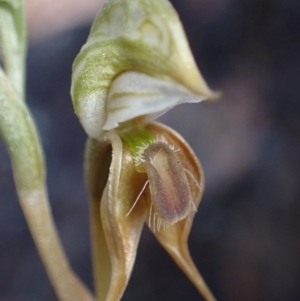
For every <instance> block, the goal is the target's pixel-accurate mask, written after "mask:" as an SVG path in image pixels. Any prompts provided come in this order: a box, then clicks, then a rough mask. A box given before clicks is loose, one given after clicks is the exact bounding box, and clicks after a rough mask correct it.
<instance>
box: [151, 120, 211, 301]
mask: <svg viewBox="0 0 300 301" xmlns="http://www.w3.org/2000/svg"><path fill="white" fill-rule="evenodd" d="M147 129H148V130H149V131H151V132H155V133H156V134H157V135H162V136H163V137H164V139H165V140H166V141H167V143H168V144H170V145H172V146H173V147H174V149H176V150H178V151H177V152H176V155H177V157H178V160H180V162H181V164H182V165H183V168H184V169H185V170H186V173H187V175H186V176H187V180H188V182H189V185H190V190H191V193H192V197H193V200H194V206H195V208H196V207H198V205H199V203H200V200H201V197H202V194H203V189H204V175H203V171H202V167H201V165H200V163H199V162H198V160H197V158H196V156H195V154H194V152H193V151H192V149H191V148H190V147H189V145H188V144H187V142H186V141H185V140H184V139H183V138H182V137H181V136H180V135H179V134H178V133H176V132H175V131H173V130H171V129H170V128H168V127H166V126H163V125H161V124H158V123H152V124H150V125H148V126H147ZM147 195H148V202H149V203H150V202H152V200H151V198H152V197H153V196H152V195H150V193H149V192H147ZM187 197H188V196H187ZM149 214H150V213H149ZM194 215H195V210H191V211H190V213H189V215H188V216H187V217H186V218H185V219H183V220H180V221H178V222H177V223H175V224H172V225H170V224H165V225H160V226H159V227H158V226H157V224H156V222H153V218H151V217H150V216H149V218H148V226H149V228H150V229H151V231H152V232H153V233H154V235H155V236H156V238H157V239H158V241H159V242H160V244H161V245H162V246H163V247H164V248H165V250H166V251H167V252H168V253H169V254H170V255H171V256H172V258H173V259H174V261H175V262H176V263H177V265H178V266H179V267H180V268H181V269H182V271H183V272H184V273H185V274H186V275H187V277H188V278H189V279H190V280H191V282H192V283H194V285H195V286H196V287H197V289H198V290H199V292H200V293H201V294H202V295H203V297H204V298H205V299H206V300H207V301H215V300H216V299H215V298H214V296H213V295H212V293H211V292H210V290H209V288H208V287H207V285H206V284H205V282H204V280H203V278H202V277H201V275H200V273H199V272H198V270H197V268H196V267H195V264H194V262H193V261H192V259H191V257H190V254H189V251H188V245H187V240H188V236H189V233H190V229H191V225H192V222H193V218H194Z"/></svg>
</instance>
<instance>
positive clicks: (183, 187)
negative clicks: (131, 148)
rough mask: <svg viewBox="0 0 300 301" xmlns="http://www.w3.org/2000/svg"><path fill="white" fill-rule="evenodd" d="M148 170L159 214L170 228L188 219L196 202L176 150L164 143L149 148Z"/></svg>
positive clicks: (146, 151)
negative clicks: (170, 225)
mask: <svg viewBox="0 0 300 301" xmlns="http://www.w3.org/2000/svg"><path fill="white" fill-rule="evenodd" d="M144 167H145V170H146V172H147V175H148V180H149V186H150V191H151V199H152V204H153V206H154V209H155V213H156V214H158V215H159V216H160V217H161V218H162V219H163V220H164V221H165V222H167V223H169V224H174V223H176V222H178V221H179V220H181V219H184V218H185V217H186V216H187V215H188V214H189V212H190V211H191V209H192V202H193V199H192V194H191V190H190V186H189V183H188V181H187V178H186V175H185V170H184V168H183V167H182V164H181V162H180V160H179V159H178V158H177V156H176V153H175V151H174V150H173V149H172V147H170V146H169V145H167V144H166V143H164V142H156V143H153V144H151V145H149V146H148V147H147V148H146V149H145V151H144Z"/></svg>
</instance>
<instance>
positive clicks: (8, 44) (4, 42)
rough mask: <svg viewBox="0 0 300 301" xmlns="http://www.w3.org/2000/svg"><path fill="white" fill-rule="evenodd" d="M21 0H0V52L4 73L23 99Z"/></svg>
mask: <svg viewBox="0 0 300 301" xmlns="http://www.w3.org/2000/svg"><path fill="white" fill-rule="evenodd" d="M23 6H24V3H23V1H22V0H0V52H1V54H2V58H3V65H4V69H5V73H6V75H7V77H8V78H9V80H10V82H11V83H12V85H13V86H14V88H15V89H16V91H17V92H18V93H19V95H20V96H21V97H20V98H19V100H21V101H22V100H24V90H25V89H24V82H25V80H24V75H25V69H24V66H25V63H24V62H25V56H26V46H27V45H26V44H27V43H26V26H25V17H24V7H23Z"/></svg>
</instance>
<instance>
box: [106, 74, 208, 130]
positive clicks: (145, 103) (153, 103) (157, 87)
mask: <svg viewBox="0 0 300 301" xmlns="http://www.w3.org/2000/svg"><path fill="white" fill-rule="evenodd" d="M204 99H205V97H203V96H196V95H195V94H193V93H192V92H191V91H189V90H187V89H186V88H184V87H183V86H181V85H179V84H178V83H176V82H174V81H170V80H167V79H162V78H158V77H153V76H149V75H146V74H143V73H141V72H133V71H128V72H124V73H122V74H121V75H119V76H118V77H117V78H116V79H115V80H114V81H113V83H112V85H111V87H110V90H109V94H108V98H107V100H108V101H107V108H106V111H107V120H106V123H105V124H104V126H103V129H104V130H111V129H113V128H116V127H118V125H119V123H121V122H126V121H128V120H131V119H133V118H136V117H139V116H143V115H145V122H148V121H150V120H151V119H155V118H157V117H159V116H160V115H162V114H163V113H165V112H166V111H168V110H170V109H171V108H173V107H174V106H176V105H178V104H181V103H185V102H194V103H195V102H200V101H202V100H204Z"/></svg>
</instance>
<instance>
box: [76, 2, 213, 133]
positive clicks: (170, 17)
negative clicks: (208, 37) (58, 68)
mask: <svg viewBox="0 0 300 301" xmlns="http://www.w3.org/2000/svg"><path fill="white" fill-rule="evenodd" d="M127 71H135V72H140V73H144V74H146V75H149V76H152V77H156V78H157V79H161V80H163V81H169V82H170V83H175V84H177V85H179V86H182V87H184V88H185V89H187V90H189V91H190V92H191V93H193V94H195V95H197V96H199V97H200V98H201V99H203V98H213V97H215V94H214V93H213V92H212V91H211V90H210V89H209V88H208V86H207V84H206V82H205V81H204V79H203V78H202V76H201V74H200V72H199V70H198V68H197V65H196V63H195V61H194V58H193V56H192V53H191V51H190V48H189V45H188V42H187V39H186V36H185V33H184V30H183V28H182V25H181V23H180V20H179V18H178V15H177V13H176V11H175V10H174V8H173V7H172V5H171V4H170V2H169V1H168V0H109V1H107V2H106V3H105V4H104V6H103V8H102V10H101V11H100V12H99V14H98V15H97V17H96V19H95V21H94V23H93V26H92V29H91V33H90V35H89V38H88V40H87V43H86V44H85V45H84V46H83V47H82V50H81V52H80V53H79V54H78V56H77V58H76V60H75V62H74V65H73V74H72V88H71V94H72V99H73V104H74V108H75V112H76V114H77V115H78V117H79V119H80V121H81V123H82V125H83V127H84V129H85V130H86V132H87V133H88V135H89V136H91V137H93V138H100V137H101V136H102V134H103V126H104V124H105V123H106V122H107V118H108V115H107V114H109V112H108V111H107V101H108V98H107V96H108V93H109V89H110V87H111V85H112V82H113V80H114V79H115V78H117V77H118V76H119V75H120V74H121V73H125V72H127ZM136 88H137V89H138V85H137V86H136ZM166 93H168V91H166ZM167 99H170V100H171V99H172V97H169V98H165V99H164V101H167ZM138 101H143V98H141V99H139V100H138ZM172 106H174V102H173V101H171V102H170V104H169V107H172ZM152 113H153V112H149V114H152ZM141 114H144V113H141ZM118 122H120V121H118V120H117V121H114V124H118ZM107 127H108V125H107ZM109 128H110V126H109Z"/></svg>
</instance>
